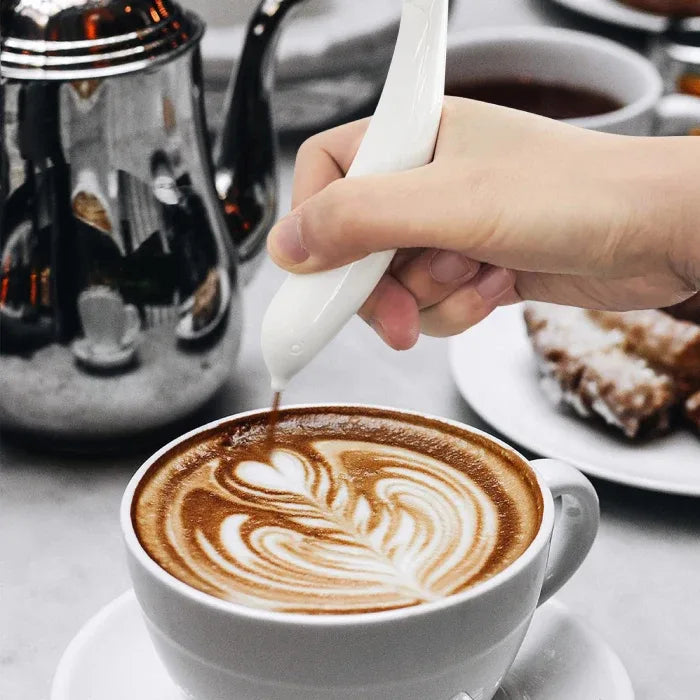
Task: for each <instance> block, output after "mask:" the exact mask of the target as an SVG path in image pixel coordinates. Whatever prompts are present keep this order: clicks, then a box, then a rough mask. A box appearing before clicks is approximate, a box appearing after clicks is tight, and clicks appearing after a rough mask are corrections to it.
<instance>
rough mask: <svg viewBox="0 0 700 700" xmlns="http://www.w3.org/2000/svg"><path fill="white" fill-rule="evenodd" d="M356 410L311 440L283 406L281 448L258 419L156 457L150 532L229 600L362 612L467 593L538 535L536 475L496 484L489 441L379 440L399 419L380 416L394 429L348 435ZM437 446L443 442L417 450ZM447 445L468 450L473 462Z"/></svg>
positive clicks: (423, 433)
mask: <svg viewBox="0 0 700 700" xmlns="http://www.w3.org/2000/svg"><path fill="white" fill-rule="evenodd" d="M343 418H348V419H350V418H352V416H347V417H343V416H335V417H333V420H332V421H331V423H333V422H336V423H337V422H338V421H340V422H341V423H343V427H344V429H342V430H341V429H338V427H339V426H336V430H335V431H333V430H331V431H329V429H328V428H329V426H327V425H325V424H324V421H323V420H321V421H320V422H319V421H318V420H316V421H309V424H307V425H306V426H305V427H306V430H305V431H304V432H305V433H306V435H309V437H304V438H303V439H301V440H300V439H299V438H298V436H297V438H294V436H293V434H292V431H293V430H294V426H295V425H296V428H297V429H298V428H299V425H298V423H299V421H298V420H294V419H293V420H292V421H291V430H290V421H289V420H285V418H284V416H283V417H282V419H281V421H280V428H279V430H280V436H279V437H280V439H279V444H278V445H277V446H276V447H275V448H273V449H272V450H271V451H270V450H264V449H261V446H260V444H257V443H256V441H255V439H254V436H255V433H256V428H255V427H252V428H251V430H250V432H249V433H248V434H246V433H245V432H244V433H243V434H239V433H237V432H234V434H233V435H231V436H229V437H224V439H223V440H222V439H221V438H222V436H221V435H219V436H217V437H218V439H217V437H214V436H209V438H208V439H205V440H203V441H202V442H200V443H199V444H195V445H192V446H191V447H190V449H185V450H184V451H183V452H182V453H181V454H180V455H179V456H177V457H176V458H171V459H170V460H169V462H167V463H166V464H164V465H161V466H160V468H159V465H155V470H154V472H153V474H152V476H151V478H150V479H146V480H144V482H142V484H143V488H141V490H140V493H138V494H137V498H136V500H135V506H134V520H135V524H136V525H137V533H138V535H139V539H140V540H141V542H142V543H143V544H144V546H145V547H146V549H147V551H148V552H149V553H150V554H151V556H152V557H153V558H154V559H156V561H158V563H160V564H161V566H163V567H164V568H165V569H166V570H168V571H170V572H171V573H172V574H173V575H175V576H177V577H178V578H180V579H181V580H183V581H185V582H186V583H188V584H190V585H192V586H194V587H196V588H199V589H200V590H203V591H205V592H208V593H211V594H212V595H215V596H217V597H220V598H224V599H227V600H232V601H235V602H238V603H241V604H244V605H248V606H252V607H256V608H264V609H271V610H278V611H287V612H304V613H353V612H366V611H375V610H388V609H393V608H400V607H407V606H413V605H417V604H419V603H422V602H427V601H431V600H435V599H439V598H443V597H445V596H448V595H451V594H453V593H456V592H458V591H460V590H464V589H465V588H467V587H468V586H469V585H471V584H473V583H475V582H477V581H479V580H483V579H484V578H487V577H488V576H490V575H493V574H494V573H496V572H497V571H499V570H501V569H502V568H504V567H505V566H507V565H508V564H509V563H510V562H511V561H513V560H514V559H515V558H516V557H517V556H518V555H519V554H520V553H521V552H522V551H523V550H524V549H525V548H526V547H527V545H528V544H529V543H530V541H531V540H532V538H533V537H534V532H535V530H536V527H537V526H538V525H539V516H538V511H537V505H538V504H537V502H536V501H534V499H533V496H532V489H529V491H530V492H529V493H526V494H525V495H526V498H525V499H523V501H522V503H523V504H524V505H523V506H522V507H521V508H518V507H514V506H513V504H512V503H509V502H508V501H509V496H510V498H512V497H513V496H516V497H518V496H519V497H522V495H523V493H524V492H526V491H528V484H527V483H526V480H524V479H523V478H522V474H519V473H518V472H517V470H512V473H510V474H508V472H504V473H505V474H506V476H507V477H508V478H507V479H505V480H504V479H503V474H499V477H500V478H499V482H502V483H504V484H506V485H508V486H509V487H510V489H512V490H513V491H514V493H512V494H508V493H507V491H504V490H503V489H502V488H501V487H500V486H499V488H498V489H496V488H495V486H494V484H493V483H489V480H488V478H487V476H488V469H489V459H488V457H489V455H488V454H487V453H485V451H484V450H483V448H482V449H480V446H478V445H473V444H471V443H465V445H464V446H461V445H456V446H455V445H453V446H452V449H451V450H438V449H437V447H436V445H437V444H439V443H433V442H431V440H430V438H431V437H432V438H433V439H434V438H435V436H434V435H432V436H431V435H430V432H431V431H430V430H429V429H426V428H425V427H422V426H420V427H419V426H416V427H415V428H414V429H412V430H410V431H408V434H409V435H410V436H412V437H413V438H414V439H406V437H405V436H404V440H403V441H402V442H398V441H397V440H393V441H390V442H389V444H386V443H385V442H382V441H379V440H381V439H382V438H386V437H387V436H388V435H390V434H391V432H392V430H391V429H392V428H394V427H395V426H393V425H389V424H386V425H385V423H389V421H386V420H384V421H383V420H381V419H380V421H379V423H380V424H381V425H379V426H376V427H381V428H383V430H380V431H379V432H375V433H373V431H372V430H371V429H370V430H369V431H367V430H366V429H365V430H358V431H356V432H358V433H363V432H364V433H365V434H364V435H362V439H348V437H346V436H345V435H343V433H348V432H351V429H352V425H351V423H352V421H351V420H344V421H343V420H340V419H343ZM368 420H370V422H371V418H370V419H368ZM375 421H376V419H375ZM314 423H316V425H315V426H314ZM363 426H364V427H365V428H366V427H367V426H366V420H363ZM330 427H332V426H330ZM348 428H350V430H348ZM329 432H331V433H332V432H336V433H337V434H336V435H329ZM403 432H404V433H406V427H405V426H404V428H403ZM314 433H316V435H314ZM251 435H252V436H253V439H252V440H251ZM263 437H264V436H263ZM368 438H370V439H368ZM371 438H374V439H371ZM377 438H379V440H378V439H377ZM442 439H443V440H452V441H453V442H454V441H455V439H454V438H447V437H443V438H442ZM397 443H398V444H397ZM402 443H403V444H402ZM426 445H427V446H429V447H430V446H432V449H416V448H420V447H421V446H422V447H425V446H426ZM455 447H458V448H459V449H461V450H462V451H461V452H459V451H457V452H456V451H455ZM466 448H469V450H468V451H466V452H465V450H466ZM430 452H432V453H433V454H430ZM436 452H445V453H446V454H447V455H448V456H454V455H455V454H460V455H461V456H462V457H463V458H464V457H466V459H463V460H462V463H461V465H459V466H462V467H463V468H459V466H456V465H455V464H453V463H452V462H451V461H448V460H446V459H443V458H441V457H440V456H439V454H436ZM479 456H480V457H481V460H480V461H479V459H478V457H479ZM475 458H477V459H475ZM469 466H471V468H466V467H469ZM501 492H502V493H501ZM527 504H529V505H530V511H531V512H528V508H527ZM519 511H522V512H519Z"/></svg>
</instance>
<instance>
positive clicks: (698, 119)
mask: <svg viewBox="0 0 700 700" xmlns="http://www.w3.org/2000/svg"><path fill="white" fill-rule="evenodd" d="M694 129H700V97H695V96H694V95H679V94H675V95H666V96H665V97H662V98H661V99H660V100H659V102H658V104H657V105H656V129H655V133H656V134H657V136H686V135H688V134H690V133H691V131H693V130H694Z"/></svg>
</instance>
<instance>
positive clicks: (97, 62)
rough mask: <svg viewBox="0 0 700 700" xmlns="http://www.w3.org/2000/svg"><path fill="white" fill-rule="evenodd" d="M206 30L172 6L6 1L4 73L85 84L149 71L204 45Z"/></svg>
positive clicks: (1, 51) (155, 1)
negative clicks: (191, 46) (193, 46)
mask: <svg viewBox="0 0 700 700" xmlns="http://www.w3.org/2000/svg"><path fill="white" fill-rule="evenodd" d="M203 26H204V25H203V23H202V22H201V21H200V20H199V19H198V18H197V17H196V16H195V15H193V14H191V13H189V12H184V11H183V10H182V8H180V6H179V5H178V4H177V3H175V2H173V1H172V0H3V1H2V3H1V9H0V27H1V28H2V29H1V30H0V31H1V39H0V41H1V42H2V43H1V45H0V74H1V75H2V77H4V78H17V79H24V80H81V79H89V78H101V77H105V76H110V75H120V74H123V73H130V72H133V71H137V70H143V69H144V68H147V67H149V66H151V65H153V64H154V63H156V62H161V61H166V60H168V59H169V58H171V57H172V55H173V54H174V53H176V52H179V51H180V50H183V49H184V47H186V46H187V45H189V44H191V43H192V42H194V41H197V40H198V39H199V38H200V36H201V34H202V31H203Z"/></svg>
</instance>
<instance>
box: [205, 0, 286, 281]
mask: <svg viewBox="0 0 700 700" xmlns="http://www.w3.org/2000/svg"><path fill="white" fill-rule="evenodd" d="M299 2H300V0H278V1H277V2H269V0H262V2H260V5H259V6H258V8H257V10H256V11H255V14H254V15H253V16H252V17H251V19H250V22H249V24H248V30H247V35H246V40H245V44H244V46H243V52H242V54H241V60H240V63H239V66H238V73H237V74H234V75H232V77H231V81H230V82H229V86H228V90H227V92H226V101H225V115H226V116H225V119H224V126H223V129H222V131H221V134H220V136H219V139H218V141H217V143H216V146H215V148H214V186H215V189H216V192H217V194H218V196H219V199H220V202H221V208H222V212H223V216H224V218H225V220H226V225H227V228H228V232H229V235H230V238H231V242H232V243H233V245H234V247H235V249H236V251H237V258H238V261H239V263H240V265H241V276H242V279H243V281H244V282H245V281H248V279H250V277H252V273H253V271H254V269H255V264H254V263H255V261H256V260H258V259H259V257H260V256H258V253H259V252H260V250H261V249H262V247H263V245H264V243H265V238H266V236H267V233H268V231H269V229H270V227H271V226H272V223H273V222H274V220H275V217H276V215H277V171H276V160H277V153H276V151H277V143H276V137H275V132H274V124H273V119H272V109H271V106H270V97H271V92H272V86H273V67H274V51H275V47H276V44H277V39H278V37H279V35H280V30H281V27H282V21H283V20H284V18H285V17H286V16H287V14H288V12H289V10H290V9H291V8H292V7H294V6H295V5H297V4H298V3H299Z"/></svg>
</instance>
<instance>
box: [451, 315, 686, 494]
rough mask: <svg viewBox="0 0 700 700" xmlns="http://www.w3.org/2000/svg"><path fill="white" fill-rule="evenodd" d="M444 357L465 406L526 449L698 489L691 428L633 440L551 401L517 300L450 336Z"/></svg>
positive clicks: (615, 477) (640, 482)
mask: <svg viewBox="0 0 700 700" xmlns="http://www.w3.org/2000/svg"><path fill="white" fill-rule="evenodd" d="M450 365H451V368H452V375H453V377H454V378H455V381H456V382H457V386H458V388H459V390H460V392H461V394H462V396H463V397H464V398H465V399H466V401H467V402H468V403H469V404H470V405H471V406H472V408H473V409H474V410H475V411H476V412H477V413H478V414H479V415H480V416H481V417H482V418H483V419H484V420H485V421H487V422H488V423H490V424H491V425H492V426H493V427H494V428H496V430H498V431H499V432H500V433H502V434H503V435H505V436H506V437H507V438H509V439H510V440H512V441H513V442H515V443H518V444H519V445H522V446H523V447H525V448H527V449H529V450H531V451H532V452H536V453H537V454H540V455H543V456H545V457H555V458H558V459H562V460H565V461H567V462H569V463H571V464H573V465H575V466H576V467H578V468H579V469H581V471H584V472H586V473H587V474H590V475H591V476H596V477H600V478H602V479H608V480H609V481H615V482H618V483H621V484H628V485H630V486H636V487H638V488H643V489H649V490H653V491H663V492H665V493H675V494H684V495H688V496H700V440H699V439H698V438H697V437H696V436H694V435H693V434H692V433H691V432H690V431H687V430H678V431H676V432H675V433H672V434H671V435H667V436H664V437H661V438H658V439H655V440H651V441H649V442H644V443H633V442H628V441H627V440H625V438H623V437H619V438H618V437H617V435H615V434H614V433H612V432H610V431H608V430H606V429H605V428H601V427H599V425H598V424H596V423H588V422H587V421H585V420H583V419H580V418H578V417H577V416H575V415H570V414H568V413H567V412H566V411H564V410H558V409H556V408H555V407H554V406H552V404H551V403H550V402H549V400H548V399H547V398H546V397H545V395H544V394H543V392H542V391H541V389H540V386H539V381H538V375H537V369H536V367H535V360H534V354H533V351H532V348H531V347H530V343H529V341H528V339H527V335H526V332H525V323H524V321H523V319H522V308H521V307H520V306H508V307H504V308H501V309H498V310H497V311H496V312H495V313H493V314H492V315H491V316H490V317H489V318H487V319H486V320H485V321H483V322H482V323H480V324H478V325H477V326H475V327H474V328H472V329H470V330H469V331H467V332H466V333H463V334H462V335H460V336H457V337H456V338H452V340H451V341H450Z"/></svg>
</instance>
